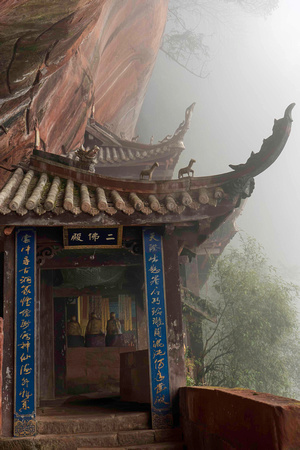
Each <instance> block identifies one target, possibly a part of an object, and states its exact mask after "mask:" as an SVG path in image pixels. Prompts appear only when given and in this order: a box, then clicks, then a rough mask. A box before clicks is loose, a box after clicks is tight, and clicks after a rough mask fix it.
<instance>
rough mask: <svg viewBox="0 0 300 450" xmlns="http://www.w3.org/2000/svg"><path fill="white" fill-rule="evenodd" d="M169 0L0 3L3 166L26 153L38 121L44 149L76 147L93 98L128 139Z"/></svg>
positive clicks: (103, 118) (102, 116) (101, 115)
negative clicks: (3, 127) (35, 121)
mask: <svg viewBox="0 0 300 450" xmlns="http://www.w3.org/2000/svg"><path fill="white" fill-rule="evenodd" d="M167 3H168V0H155V1H153V0H68V1H61V0H51V1H50V0H43V1H42V0H21V1H18V2H17V3H16V2H15V1H14V0H6V1H4V2H3V1H2V2H0V17H1V23H2V24H4V26H3V25H1V30H0V41H2V42H4V44H3V45H2V48H1V55H0V56H1V58H0V124H3V123H4V125H5V130H4V129H0V165H2V166H5V167H8V168H10V167H11V166H12V164H16V163H18V162H19V161H20V160H21V159H22V158H23V157H25V156H28V155H29V154H30V153H31V150H32V145H33V142H34V133H33V126H34V120H35V118H37V119H38V121H39V124H40V132H41V138H42V141H43V147H44V149H45V150H46V151H49V152H52V153H61V152H62V151H66V152H68V151H69V150H71V149H74V147H75V146H77V145H79V144H80V143H81V142H82V139H83V134H84V130H85V126H86V122H87V118H88V117H89V115H90V111H91V106H92V104H93V102H94V103H95V107H96V112H95V118H96V120H97V121H99V122H106V123H109V124H112V130H113V131H115V132H116V133H119V132H120V131H123V132H125V133H126V135H127V136H128V137H131V136H132V134H133V132H134V127H135V124H136V121H137V117H138V114H139V111H140V108H141V105H142V102H143V99H144V95H145V91H146V87H147V84H148V81H149V78H150V76H151V72H152V69H153V66H154V63H155V59H156V55H157V52H158V49H159V45H160V40H161V36H162V33H163V30H164V26H165V21H166V15H167V6H168V5H167ZM6 132H7V134H6ZM2 172H3V171H2ZM0 175H1V174H0Z"/></svg>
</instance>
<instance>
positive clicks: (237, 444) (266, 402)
mask: <svg viewBox="0 0 300 450" xmlns="http://www.w3.org/2000/svg"><path fill="white" fill-rule="evenodd" d="M180 413H181V423H182V428H183V434H184V441H185V443H186V444H187V447H188V449H189V450H204V449H205V450H233V449H241V448H242V449H255V450H266V449H269V450H271V449H272V450H279V449H280V450H283V449H286V450H296V449H299V448H300V402H297V401H296V400H292V399H288V398H284V397H277V396H275V395H270V394H262V393H258V392H255V391H251V390H248V389H225V388H224V389H222V388H220V389H219V388H214V387H186V388H181V389H180Z"/></svg>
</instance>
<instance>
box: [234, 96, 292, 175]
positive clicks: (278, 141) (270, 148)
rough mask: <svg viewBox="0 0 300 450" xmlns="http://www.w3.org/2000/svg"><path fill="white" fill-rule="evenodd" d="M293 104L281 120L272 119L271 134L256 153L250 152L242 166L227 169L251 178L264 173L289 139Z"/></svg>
mask: <svg viewBox="0 0 300 450" xmlns="http://www.w3.org/2000/svg"><path fill="white" fill-rule="evenodd" d="M294 106H295V103H291V104H290V105H289V106H288V107H287V108H286V110H285V113H284V116H283V117H282V118H281V119H278V120H276V119H274V125H273V128H272V134H271V136H269V137H268V138H267V139H264V140H263V144H262V146H261V148H260V151H259V152H258V153H254V152H252V153H251V155H250V157H249V158H248V159H247V161H246V162H245V163H244V164H238V165H234V164H230V165H229V167H230V168H231V169H233V170H234V171H235V172H238V173H242V174H246V173H247V174H249V175H250V176H252V177H255V176H256V175H259V174H260V173H261V172H263V171H265V170H266V169H267V168H268V167H269V166H270V165H271V164H273V162H274V161H275V160H276V159H277V158H278V156H279V155H280V153H281V152H282V150H283V148H284V146H285V144H286V141H287V139H288V137H289V134H290V130H291V124H292V122H293V119H292V110H293V108H294Z"/></svg>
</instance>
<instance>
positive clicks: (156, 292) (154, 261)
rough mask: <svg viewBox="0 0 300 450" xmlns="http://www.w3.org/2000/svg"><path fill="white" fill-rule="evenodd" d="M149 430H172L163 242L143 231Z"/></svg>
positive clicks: (151, 231) (158, 236)
mask: <svg viewBox="0 0 300 450" xmlns="http://www.w3.org/2000/svg"><path fill="white" fill-rule="evenodd" d="M143 233H144V269H145V281H146V283H145V285H146V299H147V311H148V333H149V369H150V388H151V403H152V404H151V411H152V427H153V428H166V427H170V426H172V410H171V399H170V383H169V362H168V343H167V317H166V307H165V290H164V270H163V249H162V238H161V235H160V234H159V233H157V231H155V229H151V228H147V229H144V231H143Z"/></svg>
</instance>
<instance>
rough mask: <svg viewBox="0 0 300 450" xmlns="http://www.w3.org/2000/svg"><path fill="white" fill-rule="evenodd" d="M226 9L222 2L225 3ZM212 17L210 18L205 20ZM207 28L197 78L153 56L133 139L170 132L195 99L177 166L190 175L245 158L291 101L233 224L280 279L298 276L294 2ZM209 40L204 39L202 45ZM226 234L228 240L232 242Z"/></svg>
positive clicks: (299, 46)
mask: <svg viewBox="0 0 300 450" xmlns="http://www.w3.org/2000/svg"><path fill="white" fill-rule="evenodd" d="M225 7H226V6H225ZM213 20H214V19H213ZM213 20H211V21H210V23H209V24H205V26H206V27H208V28H209V27H211V36H212V38H211V42H210V45H211V53H212V56H211V59H210V60H209V61H208V65H207V67H206V70H207V72H208V73H209V75H208V77H207V78H204V79H200V78H197V77H195V76H193V75H191V74H189V73H188V72H187V71H185V70H184V69H183V68H181V67H179V66H178V65H177V64H176V63H174V62H172V61H171V60H170V59H168V58H167V57H166V56H165V55H164V54H163V53H160V54H159V56H158V59H157V63H156V67H155V70H154V73H153V76H152V79H151V81H150V85H149V89H148V92H147V96H146V98H145V102H144V105H143V109H142V112H141V116H140V120H139V123H138V133H139V135H140V137H141V138H140V141H142V142H149V140H150V136H151V135H154V142H157V141H158V140H160V139H162V138H163V137H165V135H166V134H171V133H173V132H174V131H175V129H176V127H177V126H178V124H179V123H180V122H181V121H182V120H183V118H184V111H185V108H186V107H187V106H189V105H190V104H191V103H192V102H194V101H195V102H196V107H195V110H194V114H193V118H192V123H191V128H190V130H189V132H188V134H187V135H186V138H185V146H186V149H185V151H184V152H183V153H182V156H181V158H180V161H179V164H178V165H177V167H176V169H175V174H174V176H177V175H176V174H177V170H178V169H179V168H180V167H183V166H184V165H186V164H187V163H188V161H189V160H190V158H194V159H196V161H197V162H196V164H195V166H194V169H195V176H203V175H210V174H218V173H222V172H227V171H228V170H230V169H229V168H228V164H239V163H244V162H246V160H247V158H248V157H249V156H250V153H251V151H254V152H257V151H259V149H260V147H261V145H262V141H263V139H264V138H267V137H268V136H269V135H270V134H271V133H272V126H273V120H274V118H276V119H279V118H281V117H283V114H284V110H285V108H286V107H287V106H288V105H289V104H290V103H292V102H295V103H296V107H295V108H294V110H293V119H294V123H293V127H292V132H291V135H290V138H289V140H288V142H287V144H286V147H285V149H284V150H283V152H282V154H281V155H280V157H279V158H278V159H277V161H276V162H275V163H274V164H273V165H272V166H271V167H270V168H269V169H268V170H267V171H266V172H264V173H262V174H261V175H259V176H258V177H257V178H256V187H255V190H254V192H253V194H252V196H251V198H250V199H249V200H248V202H247V204H246V207H245V209H244V211H243V213H242V215H241V216H240V218H239V219H238V221H237V226H238V228H239V229H242V230H244V231H245V232H247V233H248V234H250V235H252V236H254V237H255V238H256V239H257V240H258V241H259V242H260V243H261V244H262V246H263V247H264V248H265V250H266V253H267V255H268V256H269V257H270V259H271V262H272V263H273V264H274V265H275V266H277V267H279V268H281V269H282V272H284V276H285V278H290V279H293V281H296V282H297V281H298V280H297V278H298V274H299V273H300V252H299V250H300V246H299V230H300V212H299V205H300V177H299V169H300V154H299V150H300V149H299V143H300V99H299V97H300V58H299V55H300V28H299V21H300V2H299V1H298V0H280V5H279V8H278V9H277V10H276V11H275V12H274V13H273V14H272V15H271V16H270V17H268V18H267V19H264V18H260V17H255V16H251V15H249V14H242V13H233V14H227V15H226V21H225V22H224V21H221V22H220V20H219V19H216V23H215V24H214V23H213ZM208 43H209V42H208ZM235 240H236V238H234V240H233V241H235Z"/></svg>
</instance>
